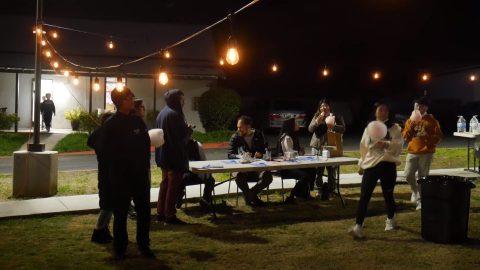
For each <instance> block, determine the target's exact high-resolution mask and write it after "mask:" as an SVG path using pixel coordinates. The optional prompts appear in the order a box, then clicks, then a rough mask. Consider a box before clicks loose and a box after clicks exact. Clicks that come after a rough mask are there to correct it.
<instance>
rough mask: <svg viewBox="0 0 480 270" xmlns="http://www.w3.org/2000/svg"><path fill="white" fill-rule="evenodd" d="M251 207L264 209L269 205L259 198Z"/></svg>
mask: <svg viewBox="0 0 480 270" xmlns="http://www.w3.org/2000/svg"><path fill="white" fill-rule="evenodd" d="M250 205H251V206H253V207H264V206H267V203H266V202H264V201H262V200H260V199H259V198H258V197H255V198H254V199H253V201H252V202H251V203H250Z"/></svg>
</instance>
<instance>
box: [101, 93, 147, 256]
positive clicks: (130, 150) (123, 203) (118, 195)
mask: <svg viewBox="0 0 480 270" xmlns="http://www.w3.org/2000/svg"><path fill="white" fill-rule="evenodd" d="M111 96H112V101H113V103H114V104H115V107H116V109H117V111H116V113H115V114H114V115H113V116H112V117H110V119H109V120H108V121H106V122H105V124H104V128H103V131H102V139H101V140H100V141H101V145H102V146H103V150H102V151H104V152H103V153H104V154H105V160H106V161H107V165H106V166H107V167H108V171H109V174H108V178H109V180H110V183H111V194H112V199H113V215H114V221H113V236H114V237H113V247H114V252H115V259H118V260H123V259H125V251H126V248H127V245H128V234H127V212H128V208H129V205H130V201H131V199H132V198H133V201H134V202H135V210H136V212H137V246H138V252H139V253H140V254H141V255H143V256H144V257H147V258H153V257H155V255H154V253H153V252H152V251H151V249H150V238H149V237H150V236H149V235H150V178H149V176H148V174H149V171H150V137H149V136H148V132H147V127H146V126H145V123H144V122H143V121H142V119H140V118H139V117H137V116H133V115H131V111H132V109H133V108H134V101H133V99H134V94H133V93H132V91H131V90H130V89H128V88H124V89H123V90H121V91H120V90H118V89H114V90H113V91H112V94H111Z"/></svg>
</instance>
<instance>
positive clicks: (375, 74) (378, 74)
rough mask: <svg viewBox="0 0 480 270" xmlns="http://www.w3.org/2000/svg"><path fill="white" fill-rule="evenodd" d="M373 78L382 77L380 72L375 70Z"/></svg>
mask: <svg viewBox="0 0 480 270" xmlns="http://www.w3.org/2000/svg"><path fill="white" fill-rule="evenodd" d="M373 79H374V80H378V79H380V72H378V71H375V72H374V73H373Z"/></svg>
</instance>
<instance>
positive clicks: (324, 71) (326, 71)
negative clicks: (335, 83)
mask: <svg viewBox="0 0 480 270" xmlns="http://www.w3.org/2000/svg"><path fill="white" fill-rule="evenodd" d="M328 74H329V71H328V69H326V68H324V69H323V70H322V76H323V77H327V76H328Z"/></svg>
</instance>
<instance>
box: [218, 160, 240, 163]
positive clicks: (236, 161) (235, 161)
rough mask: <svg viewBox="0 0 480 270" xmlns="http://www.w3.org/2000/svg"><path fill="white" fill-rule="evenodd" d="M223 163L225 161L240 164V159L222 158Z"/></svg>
mask: <svg viewBox="0 0 480 270" xmlns="http://www.w3.org/2000/svg"><path fill="white" fill-rule="evenodd" d="M222 163H224V164H239V163H240V160H239V159H227V160H222Z"/></svg>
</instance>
